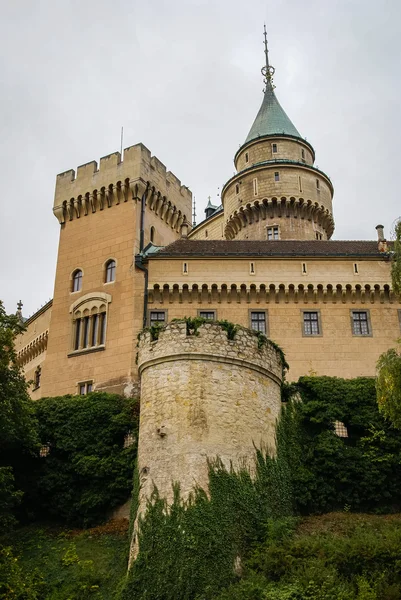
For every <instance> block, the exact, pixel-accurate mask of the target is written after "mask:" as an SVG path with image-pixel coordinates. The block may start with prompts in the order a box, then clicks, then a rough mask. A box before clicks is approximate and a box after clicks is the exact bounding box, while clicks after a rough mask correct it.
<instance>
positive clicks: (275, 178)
mask: <svg viewBox="0 0 401 600" xmlns="http://www.w3.org/2000/svg"><path fill="white" fill-rule="evenodd" d="M274 181H280V173H279V172H278V171H275V173H274Z"/></svg>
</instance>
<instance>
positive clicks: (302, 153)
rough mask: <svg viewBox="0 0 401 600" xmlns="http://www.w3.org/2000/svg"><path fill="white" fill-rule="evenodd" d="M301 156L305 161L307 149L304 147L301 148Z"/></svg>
mask: <svg viewBox="0 0 401 600" xmlns="http://www.w3.org/2000/svg"><path fill="white" fill-rule="evenodd" d="M301 158H302V162H305V150H304V149H303V148H302V150H301Z"/></svg>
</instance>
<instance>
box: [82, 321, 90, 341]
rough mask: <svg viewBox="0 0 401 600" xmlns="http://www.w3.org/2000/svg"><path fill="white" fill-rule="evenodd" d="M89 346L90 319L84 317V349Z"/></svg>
mask: <svg viewBox="0 0 401 600" xmlns="http://www.w3.org/2000/svg"><path fill="white" fill-rule="evenodd" d="M88 346H89V317H84V339H83V344H82V347H83V348H87V347H88Z"/></svg>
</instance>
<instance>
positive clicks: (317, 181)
mask: <svg viewBox="0 0 401 600" xmlns="http://www.w3.org/2000/svg"><path fill="white" fill-rule="evenodd" d="M316 189H317V190H320V181H319V180H318V179H316Z"/></svg>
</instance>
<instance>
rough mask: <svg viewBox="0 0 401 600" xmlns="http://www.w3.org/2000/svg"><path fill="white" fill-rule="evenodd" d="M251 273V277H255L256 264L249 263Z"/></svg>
mask: <svg viewBox="0 0 401 600" xmlns="http://www.w3.org/2000/svg"><path fill="white" fill-rule="evenodd" d="M249 272H250V274H251V275H255V263H253V262H251V263H249Z"/></svg>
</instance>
